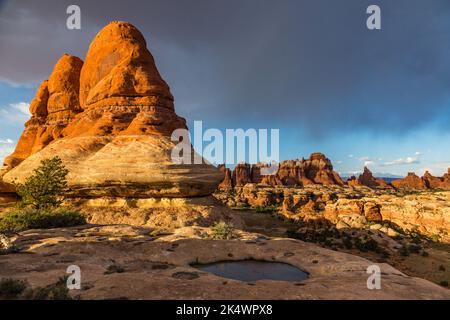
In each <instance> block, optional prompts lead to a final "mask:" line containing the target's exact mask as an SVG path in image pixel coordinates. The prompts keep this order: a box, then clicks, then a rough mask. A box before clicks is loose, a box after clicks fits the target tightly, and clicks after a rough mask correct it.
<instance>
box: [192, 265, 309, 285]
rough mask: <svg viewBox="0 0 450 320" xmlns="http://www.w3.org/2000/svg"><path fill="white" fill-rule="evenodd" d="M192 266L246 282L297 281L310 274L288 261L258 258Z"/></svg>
mask: <svg viewBox="0 0 450 320" xmlns="http://www.w3.org/2000/svg"><path fill="white" fill-rule="evenodd" d="M191 266H192V267H193V268H196V269H199V270H202V271H205V272H209V273H212V274H215V275H217V276H220V277H223V278H228V279H234V280H240V281H245V282H252V281H258V280H278V281H292V282H295V281H302V280H305V279H307V278H308V276H309V275H308V273H307V272H305V271H303V270H301V269H299V268H297V267H294V266H292V265H290V264H287V263H281V262H269V261H258V260H241V261H219V262H214V263H209V264H195V265H191Z"/></svg>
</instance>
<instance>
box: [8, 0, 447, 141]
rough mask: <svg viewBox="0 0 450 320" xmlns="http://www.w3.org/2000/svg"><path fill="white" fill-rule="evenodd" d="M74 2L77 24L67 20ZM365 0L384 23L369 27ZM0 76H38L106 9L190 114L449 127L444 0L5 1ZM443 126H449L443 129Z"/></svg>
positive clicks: (87, 37) (316, 125)
mask: <svg viewBox="0 0 450 320" xmlns="http://www.w3.org/2000/svg"><path fill="white" fill-rule="evenodd" d="M69 4H78V5H79V6H80V7H81V10H82V30H81V31H69V30H67V29H66V27H65V20H66V17H67V16H66V14H65V10H66V8H67V6H68V5H69ZM369 4H378V5H380V7H381V9H382V30H381V31H369V30H367V28H366V25H365V20H366V18H367V15H366V14H365V10H366V8H367V6H368V5H369ZM0 8H1V9H0V10H1V11H0V43H1V46H0V54H1V59H0V78H1V79H3V80H7V81H10V82H13V83H29V82H36V81H41V80H42V79H44V78H46V77H47V76H48V74H49V72H50V71H51V69H52V67H53V64H54V63H55V61H56V59H57V58H58V57H59V56H60V55H61V54H62V53H63V52H69V53H72V54H74V55H78V56H80V57H81V58H84V55H85V53H86V51H87V47H88V44H89V42H90V41H91V39H92V38H93V36H94V35H95V34H96V33H97V32H98V31H99V29H101V27H103V26H104V25H105V24H107V23H108V22H109V21H111V20H126V21H129V22H132V23H133V24H135V25H136V26H137V27H138V28H139V29H140V30H141V31H142V32H143V33H144V35H145V37H146V38H147V40H148V46H149V48H150V50H151V51H152V53H153V54H154V56H155V58H156V61H157V65H158V67H159V69H160V71H161V73H162V75H163V76H164V78H165V79H166V80H167V82H168V83H169V84H170V86H171V87H172V91H173V93H174V96H175V97H176V103H177V110H178V112H179V113H180V114H181V115H183V116H185V117H187V118H188V119H189V120H197V119H198V120H206V121H208V123H209V124H211V125H218V124H221V125H223V126H228V127H236V126H239V125H241V126H244V127H264V126H266V127H267V126H275V127H277V126H282V127H291V128H298V129H299V130H300V129H304V130H306V131H307V132H309V133H311V136H313V137H321V136H325V135H330V134H333V133H336V132H345V131H349V130H355V129H362V130H368V131H371V132H375V133H380V132H381V133H392V134H403V133H408V132H410V131H411V130H414V129H417V128H420V127H422V126H426V125H430V124H436V125H439V124H441V127H440V128H446V126H445V124H448V123H449V119H450V111H449V103H450V90H449V89H450V2H449V1H447V0H432V1H425V0H422V1H419V0H417V1H412V0H404V1H400V0H398V1H365V0H341V1H331V0H330V1H318V0H308V1H300V0H291V1H287V0H284V1H275V0H272V1H260V0H228V1H224V0H190V1H181V0H179V1H175V0H172V1H167V0H161V1H78V0H77V1H73V0H71V1H60V0H58V1H48V0H46V1H6V2H5V1H2V5H1V6H0ZM442 130H444V129H442Z"/></svg>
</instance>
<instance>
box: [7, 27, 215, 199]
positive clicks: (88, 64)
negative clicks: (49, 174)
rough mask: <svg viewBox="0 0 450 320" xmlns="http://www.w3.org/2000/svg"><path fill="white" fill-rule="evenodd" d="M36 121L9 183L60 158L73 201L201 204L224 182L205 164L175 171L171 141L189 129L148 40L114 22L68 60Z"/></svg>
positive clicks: (41, 101) (40, 98)
mask: <svg viewBox="0 0 450 320" xmlns="http://www.w3.org/2000/svg"><path fill="white" fill-rule="evenodd" d="M30 109H31V113H32V118H31V120H30V121H29V122H27V124H26V129H25V131H24V133H23V135H22V138H21V140H20V142H19V144H18V146H17V149H16V151H15V152H14V154H13V155H11V156H10V157H9V158H8V159H7V160H6V163H5V164H6V165H7V166H8V167H9V168H12V170H10V171H9V172H7V173H6V174H5V176H4V181H5V182H12V181H14V180H16V181H18V182H23V181H24V180H25V179H26V177H28V176H29V175H31V174H32V172H33V170H34V169H35V168H36V167H37V166H39V164H40V162H41V160H43V159H46V158H51V157H54V156H59V157H60V158H61V159H62V160H63V162H64V164H65V166H66V167H67V168H68V169H69V172H70V173H69V175H68V185H69V189H70V192H71V195H72V196H74V197H105V196H112V197H133V198H146V197H197V196H205V195H209V194H211V193H212V192H213V191H214V190H215V189H216V188H217V186H218V184H219V183H220V181H221V180H222V174H221V173H220V171H219V170H218V169H216V168H215V167H213V166H211V165H208V164H205V163H203V164H195V165H194V164H192V165H191V164H176V163H174V161H172V158H171V151H172V149H173V147H174V146H175V143H174V142H172V141H171V134H172V132H173V131H174V130H175V129H186V121H185V120H184V119H183V118H181V117H179V116H178V115H177V114H176V113H175V110H174V99H173V96H172V94H171V93H170V89H169V87H168V85H167V84H166V82H165V81H164V80H163V79H162V78H161V76H160V74H159V72H158V70H157V68H156V65H155V62H154V59H153V56H152V55H151V53H150V52H149V50H148V49H147V45H146V41H145V39H144V37H143V35H142V34H141V33H140V32H139V30H137V29H136V28H135V27H134V26H133V25H131V24H129V23H127V22H117V21H116V22H112V23H110V24H109V25H107V26H106V27H105V28H103V30H101V31H100V32H99V33H98V34H97V35H96V37H95V38H94V40H93V41H92V43H91V45H90V47H89V50H88V53H87V55H86V59H85V62H84V63H83V62H82V61H81V60H80V59H78V58H76V57H71V56H69V55H64V56H63V57H62V58H61V60H60V61H59V62H58V63H57V65H56V66H55V69H54V71H53V73H52V75H51V76H50V78H49V80H48V81H44V83H43V84H42V85H41V87H40V88H39V90H38V92H37V94H36V98H35V99H34V100H33V102H32V103H31V108H30Z"/></svg>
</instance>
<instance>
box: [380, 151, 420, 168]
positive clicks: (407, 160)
mask: <svg viewBox="0 0 450 320" xmlns="http://www.w3.org/2000/svg"><path fill="white" fill-rule="evenodd" d="M420 156H421V153H420V152H416V153H415V155H414V156H412V157H405V158H399V159H396V160H393V161H387V162H385V163H383V164H382V166H398V165H406V164H417V163H420Z"/></svg>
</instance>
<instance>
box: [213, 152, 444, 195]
mask: <svg viewBox="0 0 450 320" xmlns="http://www.w3.org/2000/svg"><path fill="white" fill-rule="evenodd" d="M265 166H267V165H266V164H261V163H257V164H254V165H250V164H246V163H241V164H238V165H236V166H235V168H234V170H230V169H229V168H226V167H225V166H224V165H221V166H220V170H221V171H222V173H223V174H224V178H223V180H222V183H221V184H220V185H219V189H222V190H230V189H233V188H235V187H243V186H245V185H246V184H257V185H261V186H274V187H275V186H286V187H301V186H305V185H310V184H318V185H337V186H349V187H369V188H381V189H392V188H396V189H422V190H425V189H450V168H449V169H448V173H446V174H444V176H443V177H434V176H432V175H431V174H430V173H429V172H428V171H427V172H425V174H424V176H423V177H419V176H417V175H416V174H415V173H413V172H410V173H409V174H408V175H407V176H406V177H405V178H402V179H396V180H393V181H392V182H391V183H388V182H386V181H385V180H384V179H381V178H375V177H374V176H373V174H372V172H371V171H370V169H369V168H367V167H364V171H363V173H362V174H360V175H359V176H358V177H355V176H351V177H350V178H349V179H347V181H346V182H344V180H343V179H342V178H341V177H340V176H339V174H338V173H337V172H336V171H334V169H333V165H332V164H331V161H330V160H329V159H328V158H327V157H326V156H325V155H323V154H322V153H318V152H317V153H313V154H311V156H310V157H309V159H301V160H285V161H282V162H281V163H280V164H279V168H278V172H277V173H276V174H275V175H261V168H262V167H265Z"/></svg>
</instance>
